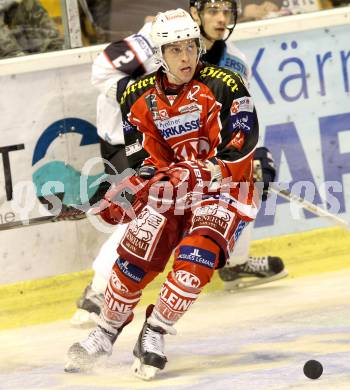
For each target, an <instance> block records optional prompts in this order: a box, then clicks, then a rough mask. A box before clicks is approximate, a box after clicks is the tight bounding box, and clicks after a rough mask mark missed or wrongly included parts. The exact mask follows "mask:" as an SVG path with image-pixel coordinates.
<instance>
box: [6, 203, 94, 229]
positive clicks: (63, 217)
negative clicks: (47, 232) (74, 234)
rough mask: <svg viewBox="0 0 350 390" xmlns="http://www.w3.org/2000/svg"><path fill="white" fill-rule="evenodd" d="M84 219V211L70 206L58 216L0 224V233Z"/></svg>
mask: <svg viewBox="0 0 350 390" xmlns="http://www.w3.org/2000/svg"><path fill="white" fill-rule="evenodd" d="M84 218H86V214H85V212H84V211H82V210H79V209H77V208H75V207H72V206H66V207H65V208H64V209H63V211H61V212H60V213H59V214H58V215H45V216H43V217H35V218H29V219H24V220H21V221H12V222H6V223H2V224H0V231H1V230H10V229H16V228H21V227H27V226H33V225H40V224H43V223H49V222H61V221H79V220H80V219H84Z"/></svg>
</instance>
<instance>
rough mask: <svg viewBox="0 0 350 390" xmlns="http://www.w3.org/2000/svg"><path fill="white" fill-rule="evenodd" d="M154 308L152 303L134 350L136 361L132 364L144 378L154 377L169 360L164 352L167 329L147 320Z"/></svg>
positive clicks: (137, 374) (138, 375)
mask: <svg viewBox="0 0 350 390" xmlns="http://www.w3.org/2000/svg"><path fill="white" fill-rule="evenodd" d="M152 310H153V305H150V306H149V307H148V308H147V313H146V321H145V322H144V324H143V327H142V330H141V333H140V334H139V337H138V340H137V342H136V344H135V347H134V351H133V353H134V356H135V361H134V364H133V365H132V371H133V372H134V374H135V375H136V376H137V377H139V378H141V379H143V380H150V379H153V378H154V377H155V375H156V374H157V372H158V371H159V370H162V369H163V368H164V367H165V364H166V362H167V358H166V356H165V354H164V335H165V334H167V331H166V330H165V329H164V328H163V327H160V326H155V325H154V324H153V325H152V324H150V323H148V322H147V321H148V319H147V318H148V317H149V315H150V314H151V312H152Z"/></svg>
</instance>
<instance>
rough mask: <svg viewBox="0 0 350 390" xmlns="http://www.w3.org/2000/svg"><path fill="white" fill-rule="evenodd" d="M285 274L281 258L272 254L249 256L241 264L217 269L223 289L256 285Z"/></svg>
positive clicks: (282, 276) (279, 277)
mask: <svg viewBox="0 0 350 390" xmlns="http://www.w3.org/2000/svg"><path fill="white" fill-rule="evenodd" d="M287 275H288V272H287V271H286V270H285V268H284V264H283V261H282V259H281V258H280V257H274V256H262V257H249V259H248V261H246V262H245V263H243V264H240V265H236V266H234V267H224V268H221V269H219V276H220V278H221V280H223V281H224V282H225V283H224V288H225V290H237V289H241V288H247V287H253V286H258V285H260V284H264V283H269V282H272V281H274V280H278V279H282V278H284V277H285V276H287Z"/></svg>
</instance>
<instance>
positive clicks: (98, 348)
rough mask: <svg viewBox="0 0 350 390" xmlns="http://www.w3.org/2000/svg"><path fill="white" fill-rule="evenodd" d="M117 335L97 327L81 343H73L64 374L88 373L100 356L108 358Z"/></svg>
mask: <svg viewBox="0 0 350 390" xmlns="http://www.w3.org/2000/svg"><path fill="white" fill-rule="evenodd" d="M119 333H120V332H118V333H117V334H113V333H110V332H108V331H107V330H106V329H103V328H101V327H100V326H97V328H96V329H94V330H93V331H92V332H91V333H90V334H89V336H88V338H87V339H86V340H84V341H82V342H79V343H74V344H73V345H72V346H71V347H70V348H69V350H68V362H67V364H66V366H65V368H64V371H65V372H81V371H90V370H91V369H92V368H93V366H94V364H95V362H96V361H97V360H98V359H99V358H101V357H102V356H110V355H111V354H112V347H113V344H114V342H115V340H116V339H117V336H118V334H119Z"/></svg>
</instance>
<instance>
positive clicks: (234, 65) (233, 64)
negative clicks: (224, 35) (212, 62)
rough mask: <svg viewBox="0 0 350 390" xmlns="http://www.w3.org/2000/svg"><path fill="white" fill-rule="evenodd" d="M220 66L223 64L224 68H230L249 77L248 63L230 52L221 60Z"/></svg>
mask: <svg viewBox="0 0 350 390" xmlns="http://www.w3.org/2000/svg"><path fill="white" fill-rule="evenodd" d="M220 66H223V67H224V68H228V69H230V70H232V71H233V72H237V73H239V74H240V75H241V76H243V77H244V78H245V79H247V78H248V70H247V66H246V64H245V63H244V62H242V61H241V59H240V58H238V57H236V56H231V55H229V54H226V56H225V57H224V59H223V61H221V62H220Z"/></svg>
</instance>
